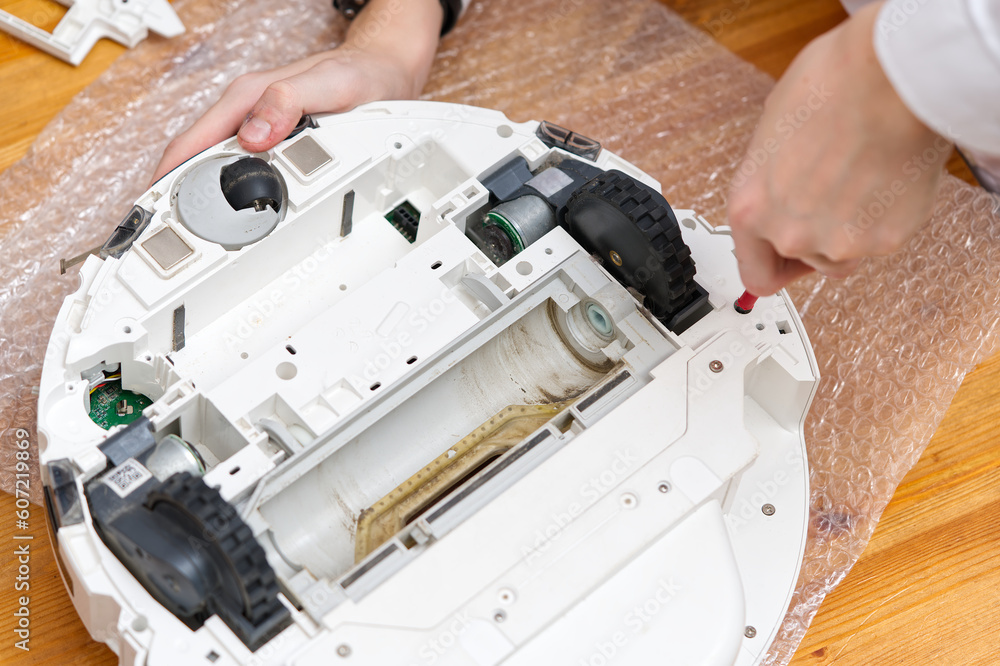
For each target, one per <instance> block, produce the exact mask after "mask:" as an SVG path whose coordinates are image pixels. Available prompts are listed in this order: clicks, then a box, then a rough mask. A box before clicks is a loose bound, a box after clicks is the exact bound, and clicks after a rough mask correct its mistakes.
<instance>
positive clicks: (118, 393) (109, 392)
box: [90, 379, 153, 430]
mask: <svg viewBox="0 0 1000 666" xmlns="http://www.w3.org/2000/svg"><path fill="white" fill-rule="evenodd" d="M151 404H153V401H152V400H150V399H149V398H147V397H146V396H144V395H140V394H138V393H133V392H132V391H126V390H125V389H123V388H122V383H121V380H118V379H115V380H111V381H109V382H106V383H104V384H101V385H100V386H98V387H97V388H96V389H94V392H93V393H91V394H90V420H91V421H93V422H94V423H96V424H97V425H99V426H101V427H102V428H104V429H105V430H111V428H113V427H115V426H118V425H128V424H129V423H132V421H135V420H136V419H137V418H139V417H140V416H142V410H143V409H145V408H146V407H148V406H150V405H151Z"/></svg>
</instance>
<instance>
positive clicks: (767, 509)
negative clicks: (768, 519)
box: [760, 504, 774, 516]
mask: <svg viewBox="0 0 1000 666" xmlns="http://www.w3.org/2000/svg"><path fill="white" fill-rule="evenodd" d="M760 510H761V511H762V512H763V513H764V515H765V516H773V515H774V505H773V504H765V505H764V506H762V507H760Z"/></svg>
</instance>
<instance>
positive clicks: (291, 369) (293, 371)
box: [274, 361, 299, 379]
mask: <svg viewBox="0 0 1000 666" xmlns="http://www.w3.org/2000/svg"><path fill="white" fill-rule="evenodd" d="M274 372H275V373H276V374H277V375H278V378H279V379H292V378H294V377H295V375H297V374H298V372H299V369H298V368H296V367H295V364H294V363H289V362H288V361H285V362H284V363H279V364H278V367H277V368H275V369H274Z"/></svg>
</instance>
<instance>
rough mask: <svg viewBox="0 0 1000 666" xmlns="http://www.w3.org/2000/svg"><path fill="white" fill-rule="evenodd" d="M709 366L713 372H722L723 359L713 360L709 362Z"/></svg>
mask: <svg viewBox="0 0 1000 666" xmlns="http://www.w3.org/2000/svg"><path fill="white" fill-rule="evenodd" d="M708 368H709V369H710V370H711V371H712V372H722V368H723V365H722V361H712V362H711V363H709V364H708Z"/></svg>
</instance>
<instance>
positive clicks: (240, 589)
mask: <svg viewBox="0 0 1000 666" xmlns="http://www.w3.org/2000/svg"><path fill="white" fill-rule="evenodd" d="M145 505H146V507H147V508H148V509H149V510H150V511H151V512H152V513H153V514H154V515H156V516H157V517H158V518H162V519H165V520H166V523H168V524H169V525H170V526H171V528H173V529H172V531H175V532H176V534H183V538H184V542H183V546H184V548H183V550H184V551H185V552H186V554H187V555H188V558H187V560H186V561H181V562H178V563H177V565H180V566H175V567H172V568H173V569H175V571H176V573H175V572H172V571H169V570H167V571H166V572H165V573H164V574H163V575H162V576H159V577H151V579H152V581H151V582H153V583H154V584H155V585H156V587H157V588H158V591H159V593H160V595H162V597H163V599H161V603H162V602H163V601H166V602H167V603H165V605H167V606H168V608H170V610H171V611H172V612H174V613H176V614H178V615H181V616H182V617H183V616H187V617H190V618H192V619H195V620H198V621H203V620H204V619H205V617H207V616H208V615H210V614H211V613H212V612H215V611H217V610H219V608H220V606H226V607H228V608H229V609H231V610H233V611H234V612H236V613H239V614H240V615H242V616H243V617H244V618H246V619H247V620H248V621H249V622H250V624H252V625H258V624H260V623H262V622H263V621H264V620H266V619H267V618H268V617H270V616H272V615H273V614H275V613H281V612H284V606H282V604H281V602H280V601H278V583H277V580H276V578H275V575H274V571H273V570H272V569H271V566H270V565H269V564H268V562H267V558H266V556H265V554H264V549H263V548H261V546H260V544H259V543H257V540H256V539H255V538H254V536H253V532H252V531H251V530H250V528H249V527H247V525H246V523H244V522H243V520H242V519H241V518H240V517H239V515H238V514H237V513H236V510H235V509H234V508H233V507H232V505H230V504H229V502H227V501H226V500H224V499H223V498H222V496H221V495H219V491H218V490H216V489H215V488H209V487H208V486H207V485H205V482H204V481H203V480H202V479H201V478H200V477H196V476H192V475H190V474H188V473H187V472H183V473H181V474H175V475H173V476H172V477H170V478H169V479H167V480H166V481H165V482H163V483H162V484H160V486H159V487H157V488H154V489H152V490H151V491H150V492H149V495H148V496H147V497H146V502H145ZM158 522H159V521H158ZM175 540H176V539H175ZM184 565H187V566H184ZM192 565H193V567H192ZM177 574H179V575H180V576H181V578H178V577H177ZM185 574H186V575H185ZM157 578H159V579H158V580H157ZM184 578H187V580H185V579H184Z"/></svg>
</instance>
